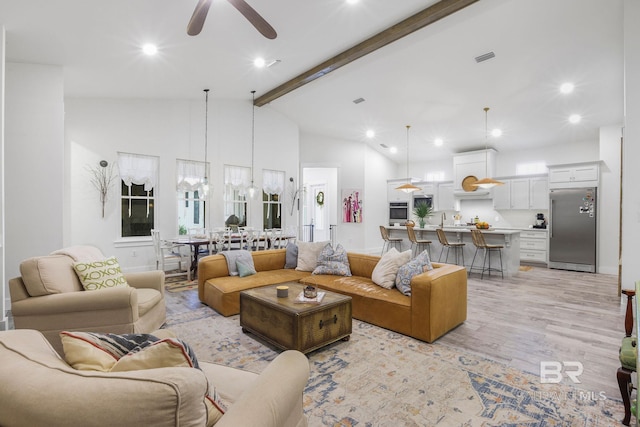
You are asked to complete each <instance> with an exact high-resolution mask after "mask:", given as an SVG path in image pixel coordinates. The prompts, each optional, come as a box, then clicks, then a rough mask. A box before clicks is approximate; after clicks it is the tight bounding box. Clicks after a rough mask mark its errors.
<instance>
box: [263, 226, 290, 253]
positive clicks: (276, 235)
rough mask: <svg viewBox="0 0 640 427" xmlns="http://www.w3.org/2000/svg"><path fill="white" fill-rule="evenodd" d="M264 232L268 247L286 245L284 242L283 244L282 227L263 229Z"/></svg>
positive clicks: (278, 247) (277, 247)
mask: <svg viewBox="0 0 640 427" xmlns="http://www.w3.org/2000/svg"><path fill="white" fill-rule="evenodd" d="M265 232H266V233H267V238H268V240H269V244H268V246H269V248H271V249H280V248H281V247H284V246H286V243H285V244H284V245H283V238H282V236H283V235H282V228H270V229H267V230H265Z"/></svg>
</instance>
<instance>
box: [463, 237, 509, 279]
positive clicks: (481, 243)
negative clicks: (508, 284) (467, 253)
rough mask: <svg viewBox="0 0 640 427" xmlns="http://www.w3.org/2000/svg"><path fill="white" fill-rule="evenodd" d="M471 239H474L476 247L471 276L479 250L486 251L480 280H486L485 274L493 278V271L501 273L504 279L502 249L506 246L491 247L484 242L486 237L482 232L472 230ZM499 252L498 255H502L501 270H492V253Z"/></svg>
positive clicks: (470, 268)
mask: <svg viewBox="0 0 640 427" xmlns="http://www.w3.org/2000/svg"><path fill="white" fill-rule="evenodd" d="M471 238H472V239H473V244H474V245H475V246H476V253H475V254H473V261H471V266H470V267H469V274H471V270H472V269H473V263H474V262H475V260H476V255H477V254H478V250H480V249H484V258H483V259H482V274H480V278H481V279H483V278H484V272H485V271H486V272H488V273H489V276H491V271H499V272H500V274H501V275H502V278H503V279H504V272H503V270H504V268H503V267H502V249H503V248H504V246H502V245H489V244H487V242H486V241H485V240H484V235H483V234H482V233H481V232H480V230H473V229H472V230H471ZM492 251H498V255H500V270H498V269H496V268H491V252H492ZM487 253H488V254H489V266H488V267H487Z"/></svg>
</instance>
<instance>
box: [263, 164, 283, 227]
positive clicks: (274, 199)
mask: <svg viewBox="0 0 640 427" xmlns="http://www.w3.org/2000/svg"><path fill="white" fill-rule="evenodd" d="M262 183H263V184H262V223H263V227H264V228H282V194H283V193H284V172H282V171H274V170H269V169H265V170H263V171H262Z"/></svg>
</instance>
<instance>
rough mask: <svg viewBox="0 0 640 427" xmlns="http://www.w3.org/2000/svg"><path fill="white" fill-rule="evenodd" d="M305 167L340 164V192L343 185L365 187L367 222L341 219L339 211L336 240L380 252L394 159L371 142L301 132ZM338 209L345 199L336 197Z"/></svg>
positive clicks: (355, 248) (347, 246)
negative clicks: (388, 181) (388, 185)
mask: <svg viewBox="0 0 640 427" xmlns="http://www.w3.org/2000/svg"><path fill="white" fill-rule="evenodd" d="M300 164H301V166H302V167H338V168H339V176H338V195H340V194H341V191H342V189H362V200H363V222H362V223H359V224H354V223H343V222H341V218H342V217H341V215H340V214H339V213H338V216H337V218H338V219H339V220H338V222H337V231H336V235H337V238H336V242H337V243H341V244H342V245H343V246H344V247H345V249H347V250H348V251H353V252H363V253H379V252H380V249H381V248H382V240H381V238H380V230H379V226H380V225H381V224H385V223H386V222H387V209H388V206H387V179H388V178H389V177H391V176H395V174H396V172H397V171H396V169H397V166H396V164H395V163H394V162H392V161H391V160H389V159H387V158H386V157H384V156H382V155H380V154H379V153H377V152H376V151H374V150H372V149H371V148H369V147H368V146H367V144H365V143H363V142H358V141H346V140H340V139H334V138H329V137H325V136H320V135H313V134H304V133H303V134H302V135H301V136H300ZM336 206H338V209H339V208H340V207H341V203H339V202H338V201H336Z"/></svg>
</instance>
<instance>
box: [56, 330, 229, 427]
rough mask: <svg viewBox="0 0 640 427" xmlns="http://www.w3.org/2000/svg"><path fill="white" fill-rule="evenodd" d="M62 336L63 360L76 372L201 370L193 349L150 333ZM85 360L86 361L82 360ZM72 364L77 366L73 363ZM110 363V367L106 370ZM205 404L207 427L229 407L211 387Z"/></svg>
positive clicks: (88, 333) (72, 334)
mask: <svg viewBox="0 0 640 427" xmlns="http://www.w3.org/2000/svg"><path fill="white" fill-rule="evenodd" d="M60 337H61V339H62V344H63V349H64V357H65V359H66V360H67V362H68V363H69V364H70V365H71V366H73V367H74V368H75V369H83V367H84V368H86V369H85V370H101V371H103V372H125V371H135V370H140V369H154V368H163V367H193V368H196V369H200V366H199V364H198V360H197V358H196V355H195V353H194V352H193V350H192V349H191V347H190V346H189V345H188V344H187V343H185V342H184V341H182V340H180V339H178V338H164V339H159V338H157V337H155V336H153V335H150V334H122V335H118V334H100V333H93V332H68V331H63V332H61V333H60ZM91 349H93V350H95V351H91ZM82 357H86V359H85V360H81V359H82ZM92 359H93V360H92ZM71 361H74V363H73V364H72V363H71ZM109 364H111V367H109V368H108V369H104V368H106V367H107V365H109ZM94 368H99V369H94ZM204 401H205V404H206V406H207V413H208V417H207V426H213V425H214V424H215V423H216V422H217V421H218V420H219V419H220V418H221V417H222V415H224V413H225V412H226V404H225V403H224V402H223V401H222V399H221V397H220V395H219V394H218V393H217V391H216V390H215V388H214V387H213V386H212V385H211V384H209V390H208V394H207V395H206V396H205V400H204Z"/></svg>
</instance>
